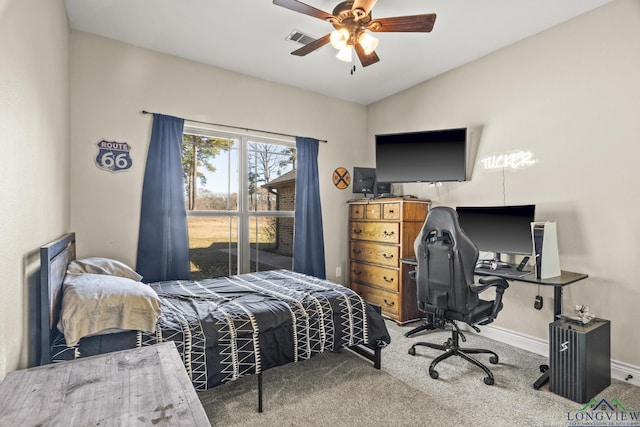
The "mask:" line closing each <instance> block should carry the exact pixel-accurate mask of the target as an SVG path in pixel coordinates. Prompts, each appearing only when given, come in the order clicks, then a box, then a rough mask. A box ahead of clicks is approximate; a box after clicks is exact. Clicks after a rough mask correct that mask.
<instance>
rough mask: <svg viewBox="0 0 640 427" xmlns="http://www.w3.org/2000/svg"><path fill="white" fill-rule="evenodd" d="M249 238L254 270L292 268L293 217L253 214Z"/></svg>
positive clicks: (252, 269)
mask: <svg viewBox="0 0 640 427" xmlns="http://www.w3.org/2000/svg"><path fill="white" fill-rule="evenodd" d="M249 240H250V246H251V249H250V257H251V271H252V272H254V271H266V270H275V269H279V268H286V269H289V270H290V269H291V268H292V265H293V264H292V261H293V258H292V255H293V218H276V217H257V216H252V217H251V219H250V220H249Z"/></svg>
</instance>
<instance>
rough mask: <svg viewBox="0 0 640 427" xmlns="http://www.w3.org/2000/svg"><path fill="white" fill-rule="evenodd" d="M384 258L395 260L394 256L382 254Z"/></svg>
mask: <svg viewBox="0 0 640 427" xmlns="http://www.w3.org/2000/svg"><path fill="white" fill-rule="evenodd" d="M382 257H383V258H386V259H392V258H393V254H382Z"/></svg>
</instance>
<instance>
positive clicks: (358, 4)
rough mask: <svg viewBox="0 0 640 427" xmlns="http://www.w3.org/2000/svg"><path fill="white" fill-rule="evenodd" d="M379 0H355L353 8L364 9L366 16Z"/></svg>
mask: <svg viewBox="0 0 640 427" xmlns="http://www.w3.org/2000/svg"><path fill="white" fill-rule="evenodd" d="M377 1H378V0H355V1H354V2H353V6H352V7H351V10H356V9H362V11H363V12H364V16H367V15H368V14H369V12H371V9H372V8H373V6H374V5H375V4H376V2H377Z"/></svg>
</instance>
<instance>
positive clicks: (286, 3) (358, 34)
mask: <svg viewBox="0 0 640 427" xmlns="http://www.w3.org/2000/svg"><path fill="white" fill-rule="evenodd" d="M376 2H377V0H353V1H352V0H349V1H343V2H342V3H340V4H338V5H337V6H336V7H335V8H334V9H333V12H332V13H327V12H323V11H322V10H320V9H316V8H315V7H313V6H309V5H307V4H304V3H302V2H299V1H298V0H273V4H275V5H277V6H282V7H285V8H287V9H290V10H293V11H295V12H300V13H304V14H305V15H309V16H313V17H314V18H318V19H322V20H324V21H328V22H330V23H331V25H333V27H334V28H335V30H334V31H333V32H331V33H330V34H327V35H325V36H323V37H320V38H319V39H317V40H315V41H312V42H311V43H308V44H306V45H305V46H303V47H301V48H300V49H297V50H295V51H293V52H291V54H292V55H297V56H305V55H307V54H308V53H311V52H313V51H314V50H316V49H318V48H320V47H322V46H324V45H325V44H327V43H331V45H332V46H333V47H335V48H336V49H338V54H337V55H336V57H337V58H338V59H340V60H342V61H345V62H351V60H352V56H351V55H352V53H351V51H352V48H353V50H355V51H356V55H357V56H358V58H359V59H360V63H361V64H362V66H363V67H367V66H369V65H371V64H375V63H376V62H378V61H379V60H380V58H379V57H378V55H377V54H376V52H375V49H376V47H377V46H378V39H376V38H375V37H373V36H372V35H371V34H369V33H368V32H367V30H368V31H372V32H378V33H382V32H421V33H428V32H431V30H432V29H433V25H434V23H435V21H436V14H435V13H427V14H423V15H410V16H398V17H393V18H379V19H373V17H372V16H371V9H372V8H373V6H374V5H375V4H376Z"/></svg>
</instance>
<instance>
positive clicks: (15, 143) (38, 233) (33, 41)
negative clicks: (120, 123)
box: [0, 0, 69, 380]
mask: <svg viewBox="0 0 640 427" xmlns="http://www.w3.org/2000/svg"><path fill="white" fill-rule="evenodd" d="M0 58H2V59H1V61H2V65H1V66H0V144H2V153H3V162H2V167H0V236H1V237H2V244H1V245H0V272H1V274H2V280H1V281H0V380H1V379H2V378H4V376H5V375H6V374H7V373H8V372H10V371H13V370H15V369H17V368H20V367H26V366H27V365H28V364H30V363H32V362H33V357H34V354H33V352H31V354H30V350H31V349H32V348H31V346H30V345H29V341H30V335H33V332H35V331H36V329H35V327H37V325H35V327H34V322H35V320H36V318H35V314H36V311H35V308H34V307H33V303H32V301H33V298H34V297H35V296H37V294H35V293H34V292H35V291H36V289H35V287H36V284H37V280H36V277H37V273H38V266H39V253H38V248H39V247H40V245H42V244H43V243H45V242H47V241H50V240H53V239H54V238H56V237H58V236H59V235H61V234H62V233H64V232H65V231H67V230H68V228H69V65H68V63H69V26H68V23H67V15H66V10H65V7H64V2H63V1H62V0H53V1H49V0H48V1H44V2H43V1H38V0H2V1H0Z"/></svg>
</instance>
